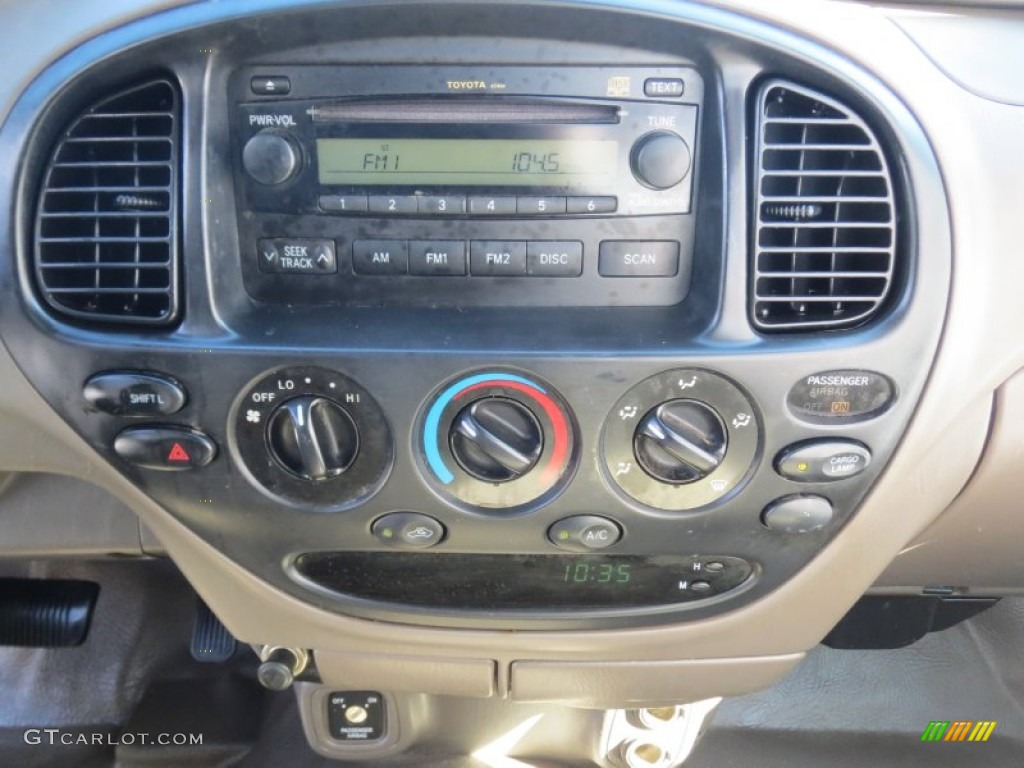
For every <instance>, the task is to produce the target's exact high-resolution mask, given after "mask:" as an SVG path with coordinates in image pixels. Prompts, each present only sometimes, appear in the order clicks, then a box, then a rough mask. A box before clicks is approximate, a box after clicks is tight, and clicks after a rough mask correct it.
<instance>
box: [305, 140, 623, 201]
mask: <svg viewBox="0 0 1024 768" xmlns="http://www.w3.org/2000/svg"><path fill="white" fill-rule="evenodd" d="M316 151H317V164H318V172H319V177H320V183H321V184H336V185H355V186H394V185H417V186H418V185H423V186H468V187H495V186H523V187H564V188H566V189H585V188H597V189H601V188H604V187H605V186H607V184H606V182H608V183H610V180H611V178H612V177H614V175H615V169H616V163H617V162H618V156H619V143H618V142H617V141H611V140H603V139H601V140H579V141H575V140H574V141H569V140H564V139H562V140H558V139H550V140H549V139H317V142H316Z"/></svg>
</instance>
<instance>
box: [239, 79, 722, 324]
mask: <svg viewBox="0 0 1024 768" xmlns="http://www.w3.org/2000/svg"><path fill="white" fill-rule="evenodd" d="M231 89H232V96H233V101H234V103H235V104H236V105H237V106H236V109H235V112H234V128H233V134H234V138H235V147H234V155H233V157H234V158H235V162H234V170H235V184H236V190H237V202H238V205H239V209H240V212H241V216H240V227H239V233H240V239H241V247H242V259H243V271H244V274H245V277H246V286H247V288H248V290H249V292H250V294H252V295H253V296H254V297H255V298H257V299H261V300H264V301H283V302H288V303H345V304H355V305H365V304H369V305H375V304H401V305H405V304H410V305H417V304H419V305H423V304H427V305H431V306H437V305H495V304H496V305H546V304H560V305H570V306H571V305H579V306H588V305H589V306H602V305H608V304H623V305H635V304H655V305H659V304H660V305H664V304H674V303H677V302H678V301H680V300H681V299H682V298H684V297H685V295H686V292H687V290H688V287H689V279H690V262H691V256H692V238H693V225H692V214H693V210H694V190H695V189H696V186H695V183H694V178H695V176H696V166H697V163H696V159H697V155H696V150H697V143H698V117H699V108H700V103H701V98H702V95H703V84H702V82H701V80H700V78H699V77H698V75H697V74H696V73H695V72H694V71H693V70H691V69H686V68H673V69H669V68H629V67H623V68H619V69H611V68H599V67H592V68H582V67H564V68H561V67H560V68H533V67H491V66H489V67H482V68H479V69H476V68H468V69H467V68H463V67H438V68H432V67H407V66H349V67H329V66H323V67H317V66H296V67H281V66H276V67H274V68H272V69H271V68H266V69H262V68H247V69H245V70H240V71H238V72H236V73H235V74H234V76H233V78H232V81H231ZM593 220H600V221H599V223H595V222H594V221H593ZM438 278H448V279H446V280H439V279H438Z"/></svg>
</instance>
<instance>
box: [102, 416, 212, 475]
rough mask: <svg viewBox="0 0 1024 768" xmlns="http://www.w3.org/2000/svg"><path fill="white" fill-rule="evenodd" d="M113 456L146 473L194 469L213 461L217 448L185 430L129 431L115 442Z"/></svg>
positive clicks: (156, 428)
mask: <svg viewBox="0 0 1024 768" xmlns="http://www.w3.org/2000/svg"><path fill="white" fill-rule="evenodd" d="M114 452H115V453H116V454H117V455H118V456H120V457H121V458H122V459H124V460H125V461H129V462H131V463H132V464H135V465H137V466H140V467H146V468H147V469H164V470H180V469H195V468H196V467H205V466H206V465H207V464H209V463H210V462H211V461H213V459H214V457H215V456H216V455H217V444H216V443H215V442H213V440H211V439H210V438H209V437H207V436H206V435H204V434H203V433H202V432H197V431H195V430H192V429H185V428H184V427H129V428H128V429H126V430H124V431H122V432H121V433H120V434H119V435H118V436H117V438H116V439H115V440H114Z"/></svg>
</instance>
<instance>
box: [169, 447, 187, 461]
mask: <svg viewBox="0 0 1024 768" xmlns="http://www.w3.org/2000/svg"><path fill="white" fill-rule="evenodd" d="M167 460H168V461H192V457H191V456H189V455H188V451H186V450H185V449H184V448H182V447H181V443H175V444H174V445H173V446H171V452H170V453H168V454H167Z"/></svg>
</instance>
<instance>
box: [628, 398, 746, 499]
mask: <svg viewBox="0 0 1024 768" xmlns="http://www.w3.org/2000/svg"><path fill="white" fill-rule="evenodd" d="M727 445H728V439H727V438H726V433H725V426H724V425H723V424H722V420H721V419H720V418H719V416H718V414H717V413H715V411H714V409H712V408H711V407H709V406H707V405H705V404H704V403H700V402H697V401H696V400H672V401H669V402H667V403H662V404H661V405H659V406H658V407H657V408H654V409H652V410H651V411H649V412H648V413H647V415H646V416H644V418H643V419H642V420H641V421H640V424H639V426H638V427H637V429H636V433H635V435H634V437H633V453H634V454H635V455H636V458H637V461H639V462H640V466H642V467H643V468H644V471H645V472H647V474H649V475H651V477H654V478H656V479H658V480H660V481H661V482H663V483H672V484H682V483H692V482H694V481H695V480H700V479H701V478H702V477H707V476H708V475H710V474H711V473H712V472H714V471H715V470H716V469H717V468H718V465H719V464H721V463H722V459H723V458H724V457H725V450H726V446H727Z"/></svg>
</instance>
